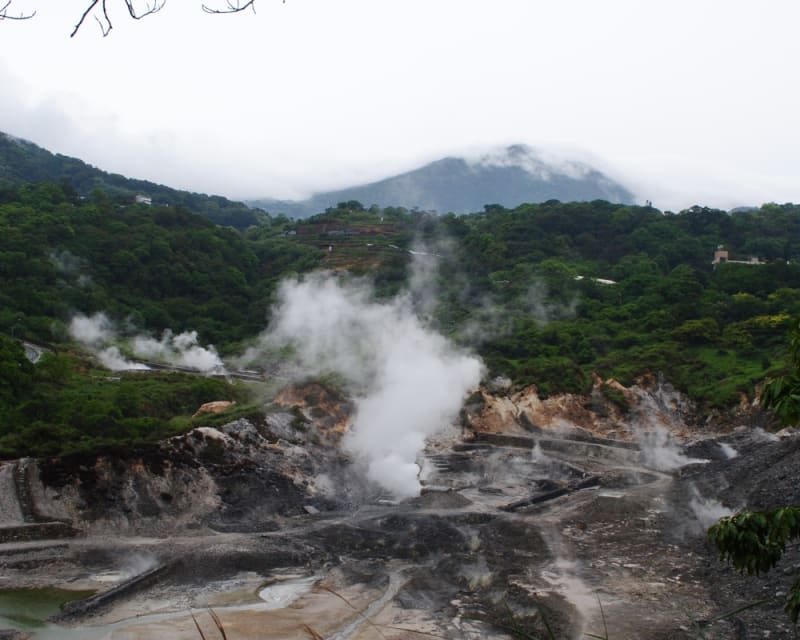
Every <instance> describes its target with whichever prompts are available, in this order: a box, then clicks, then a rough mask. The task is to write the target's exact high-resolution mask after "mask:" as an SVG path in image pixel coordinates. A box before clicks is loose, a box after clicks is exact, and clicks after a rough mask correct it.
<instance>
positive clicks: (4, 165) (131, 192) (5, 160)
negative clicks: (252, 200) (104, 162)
mask: <svg viewBox="0 0 800 640" xmlns="http://www.w3.org/2000/svg"><path fill="white" fill-rule="evenodd" d="M32 182H54V183H60V184H63V185H65V186H66V187H67V189H69V190H74V192H75V194H76V195H78V194H79V195H81V196H84V197H85V196H88V195H89V194H91V192H92V191H94V190H95V189H100V190H101V191H104V192H105V193H106V195H107V196H108V197H109V198H110V199H112V200H115V201H117V202H122V203H130V202H134V200H135V199H136V197H137V196H140V197H146V198H150V199H151V201H152V203H153V204H157V205H170V206H173V207H175V206H183V207H186V208H187V209H189V210H190V211H192V212H193V213H197V214H199V215H201V216H203V217H205V218H208V219H209V220H211V221H212V222H214V223H215V224H220V225H227V226H231V227H236V228H237V229H245V228H247V227H248V226H250V225H253V224H258V223H259V222H260V221H261V220H262V213H261V212H260V211H259V210H258V209H252V208H250V207H248V206H246V205H245V204H243V203H241V202H234V201H232V200H228V199H227V198H223V197H222V196H208V195H205V194H202V193H191V192H189V191H180V190H178V189H171V188H169V187H165V186H164V185H160V184H155V183H154V182H149V181H147V180H135V179H132V178H126V177H125V176H121V175H119V174H118V173H108V172H107V171H102V170H100V169H97V168H95V167H93V166H91V165H89V164H86V163H85V162H83V161H82V160H78V159H77V158H70V157H69V156H64V155H61V154H58V153H56V154H54V153H50V152H49V151H47V150H46V149H42V148H41V147H38V146H36V145H35V144H33V143H32V142H28V141H26V140H20V139H19V138H14V137H12V136H9V135H6V134H4V133H2V132H0V186H10V185H14V184H21V183H32Z"/></svg>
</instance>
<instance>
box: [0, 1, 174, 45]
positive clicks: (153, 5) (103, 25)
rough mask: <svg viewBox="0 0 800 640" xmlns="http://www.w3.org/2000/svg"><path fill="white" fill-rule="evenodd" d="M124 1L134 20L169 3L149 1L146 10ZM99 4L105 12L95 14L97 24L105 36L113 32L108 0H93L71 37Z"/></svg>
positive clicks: (131, 2) (70, 35)
mask: <svg viewBox="0 0 800 640" xmlns="http://www.w3.org/2000/svg"><path fill="white" fill-rule="evenodd" d="M9 1H10V0H9ZM123 2H124V3H125V8H126V9H127V10H128V15H129V16H130V17H131V18H133V19H134V20H141V19H142V18H144V17H145V16H149V15H150V14H153V13H157V12H158V11H161V9H163V8H164V5H165V4H166V3H167V0H152V2H147V3H146V4H145V7H144V10H137V9H136V7H135V6H134V0H123ZM98 4H99V5H100V10H101V11H102V13H103V17H102V18H99V17H97V15H95V16H94V19H95V20H96V21H97V24H98V25H100V32H101V33H102V34H103V37H105V36H107V35H108V34H109V33H110V32H111V29H112V28H113V27H114V25H113V24H112V22H111V18H110V17H109V15H108V0H91V2H90V3H89V6H88V7H86V11H84V12H83V14H82V15H81V19H80V20H78V24H76V25H75V28H74V29H73V30H72V33H70V34H69V37H70V38H72V37H74V36H75V34H76V33H78V30H79V29H80V28H81V26H82V25H83V23H84V22H85V21H86V18H87V17H88V16H89V15H90V14H91V13H92V12H93V11H94V10H95V8H96V7H97V5H98Z"/></svg>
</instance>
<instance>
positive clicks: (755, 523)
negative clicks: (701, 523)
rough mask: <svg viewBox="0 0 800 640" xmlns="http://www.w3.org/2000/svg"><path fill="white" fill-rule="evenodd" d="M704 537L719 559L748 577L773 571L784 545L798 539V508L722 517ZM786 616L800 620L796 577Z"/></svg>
mask: <svg viewBox="0 0 800 640" xmlns="http://www.w3.org/2000/svg"><path fill="white" fill-rule="evenodd" d="M708 538H709V540H710V541H711V542H713V543H714V545H715V546H716V547H717V549H718V550H719V554H720V559H722V560H724V561H726V562H729V563H730V564H732V565H733V566H734V567H735V568H736V569H739V570H740V571H742V572H744V573H747V574H748V575H760V574H762V573H766V572H767V571H770V570H771V569H773V568H774V567H775V566H776V565H777V564H778V561H779V560H780V559H781V557H782V556H783V553H784V551H785V550H786V545H787V544H788V543H789V542H791V541H792V540H800V506H789V507H781V508H779V509H773V510H771V511H743V512H741V513H737V514H735V515H732V516H728V517H726V518H722V519H721V520H720V521H719V522H717V524H715V525H714V526H712V527H711V528H710V529H709V530H708ZM785 611H786V613H788V614H789V616H790V617H791V619H792V622H794V623H795V624H796V623H797V619H798V617H800V577H798V579H797V580H795V582H794V584H793V585H792V587H791V589H789V593H788V596H787V601H786V606H785Z"/></svg>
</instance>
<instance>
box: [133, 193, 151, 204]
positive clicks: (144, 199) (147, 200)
mask: <svg viewBox="0 0 800 640" xmlns="http://www.w3.org/2000/svg"><path fill="white" fill-rule="evenodd" d="M135 201H136V204H147V205H152V204H153V199H152V198H151V197H150V196H143V195H142V194H140V193H137V194H136V198H135Z"/></svg>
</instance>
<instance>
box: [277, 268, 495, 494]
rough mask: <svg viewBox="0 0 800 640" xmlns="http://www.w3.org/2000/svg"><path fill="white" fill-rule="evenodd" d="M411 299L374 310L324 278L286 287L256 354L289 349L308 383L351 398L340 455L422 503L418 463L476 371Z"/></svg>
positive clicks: (363, 295)
mask: <svg viewBox="0 0 800 640" xmlns="http://www.w3.org/2000/svg"><path fill="white" fill-rule="evenodd" d="M413 308H414V305H413V304H412V302H411V297H410V296H408V295H404V296H399V297H397V298H394V299H392V300H389V301H381V302H378V301H376V300H374V298H373V297H372V290H371V287H370V286H368V285H367V284H366V283H364V282H358V281H352V280H350V281H342V280H339V279H337V278H336V277H334V276H333V275H331V274H314V275H311V276H308V277H306V278H305V279H304V280H289V281H285V282H284V283H283V284H282V285H281V287H280V290H279V292H278V303H277V305H276V307H275V309H274V311H273V321H272V324H271V325H270V328H269V330H268V332H267V333H266V334H264V336H262V346H264V347H266V348H280V347H281V346H285V345H292V346H293V349H294V353H295V355H296V360H297V362H298V363H299V365H300V366H301V367H302V370H303V371H304V372H305V373H316V374H322V373H327V372H336V373H338V374H339V375H341V376H343V377H344V379H345V380H346V381H347V382H348V384H349V385H350V386H351V387H352V389H353V393H354V395H355V398H356V400H355V402H356V413H355V418H354V423H353V428H352V429H351V431H350V432H349V433H348V435H347V436H346V440H345V447H346V448H347V449H348V450H349V451H350V452H351V453H352V454H354V456H355V457H356V458H357V459H358V460H359V461H360V462H361V463H362V464H363V465H364V468H365V472H366V475H367V477H368V478H369V479H370V480H372V481H374V482H376V483H378V484H379V485H380V486H381V487H383V488H384V489H386V490H388V491H391V492H392V493H393V494H394V495H395V496H397V497H400V498H404V497H410V496H414V495H418V494H419V490H420V483H419V480H418V477H417V476H418V474H419V471H420V468H419V466H418V464H417V461H416V459H417V455H418V454H419V453H420V451H421V450H422V448H423V447H424V444H425V439H426V438H427V437H428V436H430V435H432V434H434V433H436V432H437V431H439V430H440V429H442V428H443V427H446V426H447V425H449V424H450V423H452V421H453V420H454V418H455V417H456V416H457V414H458V411H459V409H460V408H461V403H462V400H463V398H464V395H465V394H466V393H467V391H469V390H470V389H471V388H473V387H475V386H477V384H478V383H479V381H480V377H481V373H482V370H483V366H482V364H481V362H480V360H479V359H478V358H476V357H474V356H472V355H469V354H467V353H464V352H461V351H458V350H457V349H455V347H454V346H453V345H451V344H450V343H449V342H448V341H447V340H446V339H445V338H444V337H443V336H441V335H439V334H438V333H435V332H433V331H431V330H430V329H428V328H427V327H426V326H425V325H424V323H423V322H422V321H421V320H420V319H419V317H418V316H417V315H416V313H415V312H414V311H413Z"/></svg>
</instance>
